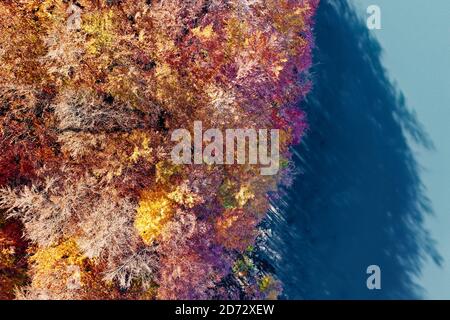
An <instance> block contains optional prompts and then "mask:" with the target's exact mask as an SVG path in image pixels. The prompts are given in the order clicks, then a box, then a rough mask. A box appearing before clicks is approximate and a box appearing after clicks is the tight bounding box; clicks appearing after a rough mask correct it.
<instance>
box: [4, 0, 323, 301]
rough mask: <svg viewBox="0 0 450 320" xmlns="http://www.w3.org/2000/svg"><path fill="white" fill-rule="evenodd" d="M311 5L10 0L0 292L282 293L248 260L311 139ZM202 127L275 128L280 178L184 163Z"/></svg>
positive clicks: (237, 0) (226, 0) (130, 295)
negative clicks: (176, 159) (304, 103)
mask: <svg viewBox="0 0 450 320" xmlns="http://www.w3.org/2000/svg"><path fill="white" fill-rule="evenodd" d="M317 4H318V0H252V1H250V0H220V1H219V0H189V1H185V0H170V1H145V0H122V1H110V0H95V1H93V0H78V1H57V0H32V1H24V0H19V1H1V2H0V34H1V35H2V37H0V149H1V151H2V152H1V154H0V210H2V211H1V212H0V215H1V223H0V293H1V295H0V298H2V299H12V298H14V297H15V298H19V299H38V298H39V299H44V298H45V299H182V298H184V299H213V298H214V299H216V298H220V299H227V298H246V299H257V298H274V297H276V296H277V294H278V293H279V289H280V288H279V285H278V282H277V281H276V280H275V279H274V278H273V276H271V275H269V274H267V272H266V271H264V270H258V268H257V267H256V266H255V265H252V264H250V263H249V262H248V261H247V262H245V263H244V264H242V263H241V262H240V261H241V260H242V259H243V255H247V253H246V252H247V248H248V247H249V246H251V245H253V244H254V242H255V239H256V238H257V236H258V233H259V231H258V225H259V224H260V222H261V221H262V220H263V219H264V217H265V214H266V212H267V210H268V208H269V201H268V195H269V194H270V193H275V192H276V191H277V186H278V185H279V184H280V183H281V182H283V181H284V180H285V179H288V178H286V177H288V176H289V170H288V169H289V165H288V164H289V161H290V153H289V147H290V146H291V145H292V144H293V143H296V142H298V141H299V139H300V138H301V137H302V135H303V133H304V130H305V129H306V123H305V115H304V113H303V112H302V111H301V110H299V109H298V108H297V107H294V106H296V105H298V103H299V102H300V101H301V100H302V98H303V97H304V95H305V94H306V93H307V92H308V90H309V88H310V82H309V81H308V68H309V67H310V65H311V47H312V45H313V43H312V36H311V34H312V24H313V21H312V18H313V15H314V12H315V10H316V7H317ZM194 121H202V122H203V123H204V126H205V127H206V126H209V127H210V128H219V129H226V128H256V129H258V128H276V129H279V130H280V131H281V137H282V138H281V141H280V144H281V145H280V149H281V156H282V158H283V165H282V170H281V172H280V173H279V174H278V175H275V176H261V175H259V173H258V172H259V168H257V167H256V166H255V165H227V166H210V165H209V166H208V165H174V164H173V163H171V161H170V151H171V149H172V148H173V142H172V141H171V132H172V131H173V130H174V129H178V128H187V129H188V128H192V127H193V123H194ZM22 234H23V238H22ZM248 259H249V258H248ZM241 269H242V270H241ZM236 270H238V272H234V271H236Z"/></svg>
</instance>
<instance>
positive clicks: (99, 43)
mask: <svg viewBox="0 0 450 320" xmlns="http://www.w3.org/2000/svg"><path fill="white" fill-rule="evenodd" d="M113 16H114V14H113V11H111V10H110V11H108V12H106V13H92V14H89V15H86V16H85V17H83V26H82V29H83V31H84V32H86V33H87V34H88V35H89V36H91V39H90V40H89V41H88V42H87V44H86V49H87V52H88V53H90V54H97V53H99V52H101V51H102V50H103V49H104V48H108V47H110V46H111V45H112V43H113V39H114V30H113V27H114V26H113Z"/></svg>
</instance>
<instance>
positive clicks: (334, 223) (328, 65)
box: [267, 0, 441, 299]
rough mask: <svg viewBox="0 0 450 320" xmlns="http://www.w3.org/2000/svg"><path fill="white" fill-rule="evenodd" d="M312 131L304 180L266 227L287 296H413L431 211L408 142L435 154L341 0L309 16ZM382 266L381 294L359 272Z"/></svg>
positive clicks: (304, 149)
mask: <svg viewBox="0 0 450 320" xmlns="http://www.w3.org/2000/svg"><path fill="white" fill-rule="evenodd" d="M315 34H316V44H317V49H316V50H315V53H314V54H315V58H314V59H315V66H314V67H313V69H312V71H313V78H314V86H315V88H314V89H313V91H312V92H311V94H310V95H309V97H308V99H307V101H306V103H304V105H303V108H304V109H305V110H306V111H307V113H308V119H309V123H310V130H309V132H308V134H307V136H306V137H305V139H304V141H303V143H302V144H301V145H300V146H298V147H297V148H296V149H295V150H294V151H295V152H296V154H299V155H300V156H298V157H296V162H297V167H298V168H299V169H300V171H301V174H299V175H298V176H297V179H296V181H295V183H294V185H293V186H292V188H291V189H290V190H289V191H287V196H286V197H285V198H284V199H283V201H277V203H276V206H277V207H278V210H275V211H274V212H273V213H272V214H271V215H270V216H269V219H268V221H267V224H268V227H269V228H270V229H271V231H272V236H271V237H270V240H269V243H268V247H269V251H270V252H272V254H271V255H272V257H271V261H273V264H274V268H275V272H276V274H277V276H278V277H279V279H280V280H281V281H282V282H283V284H284V297H285V298H289V299H392V298H397V299H415V298H421V297H422V294H423V292H422V289H421V288H420V286H418V285H417V283H416V281H415V280H416V279H417V276H419V275H420V272H421V268H422V265H423V263H424V261H425V260H426V259H428V258H432V259H434V261H435V262H436V263H438V264H439V263H440V260H441V259H440V257H439V254H438V253H437V252H436V250H435V249H434V243H433V241H432V240H431V238H430V237H429V235H428V233H427V231H426V230H425V228H424V217H425V215H426V214H428V213H431V206H430V204H429V201H428V199H427V198H426V196H425V194H424V189H423V186H422V184H421V181H420V176H419V173H420V168H419V166H418V164H417V162H416V160H415V158H414V154H413V152H412V150H411V147H410V145H411V141H415V143H417V144H420V145H422V146H423V147H425V148H432V143H431V142H430V141H429V140H428V139H427V137H426V135H425V134H424V133H423V130H422V129H421V128H420V125H419V124H418V123H417V121H416V120H415V118H414V116H413V115H412V114H411V113H410V112H409V111H408V109H407V107H406V106H405V99H404V98H403V97H402V95H401V93H399V92H398V90H396V88H395V87H394V86H393V85H392V83H391V82H390V80H389V78H388V76H387V73H386V71H385V70H384V69H383V66H382V64H381V53H382V52H381V48H380V46H379V44H378V43H377V41H376V40H375V39H374V38H373V36H372V35H371V33H370V31H369V30H368V29H367V27H366V26H365V22H364V21H362V20H361V19H360V18H359V17H358V16H357V15H356V13H355V11H354V9H353V7H352V6H349V5H348V3H347V1H345V0H330V1H325V0H322V3H321V5H320V7H319V11H318V14H317V17H316V27H315ZM373 264H375V265H378V266H380V268H381V290H368V288H367V286H366V280H367V277H368V275H367V274H366V269H367V267H368V266H369V265H373Z"/></svg>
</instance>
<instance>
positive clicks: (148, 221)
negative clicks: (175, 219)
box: [134, 191, 173, 244]
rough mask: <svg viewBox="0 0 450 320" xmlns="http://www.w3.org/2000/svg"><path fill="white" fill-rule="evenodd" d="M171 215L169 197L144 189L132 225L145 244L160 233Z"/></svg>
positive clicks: (171, 209) (151, 241)
mask: <svg viewBox="0 0 450 320" xmlns="http://www.w3.org/2000/svg"><path fill="white" fill-rule="evenodd" d="M172 215H173V208H172V207H171V204H170V201H169V199H167V198H166V197H165V195H164V194H161V193H156V192H151V191H150V192H149V191H145V192H143V193H142V195H141V200H140V202H139V207H138V209H137V214H136V219H135V221H134V226H135V228H136V230H137V231H138V233H139V235H140V236H141V238H142V240H143V241H144V242H145V243H146V244H151V243H153V241H154V240H155V239H156V238H157V237H158V236H159V235H160V234H161V232H162V229H163V228H164V226H165V225H166V224H167V223H168V222H169V221H170V219H171V218H172Z"/></svg>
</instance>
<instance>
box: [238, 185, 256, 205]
mask: <svg viewBox="0 0 450 320" xmlns="http://www.w3.org/2000/svg"><path fill="white" fill-rule="evenodd" d="M235 198H236V201H237V203H238V205H239V207H241V208H242V207H243V206H245V205H246V204H247V202H248V201H249V200H252V199H254V198H255V194H254V193H253V192H252V191H251V190H250V188H249V187H248V186H242V187H241V189H240V190H239V192H238V193H236V195H235Z"/></svg>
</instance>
